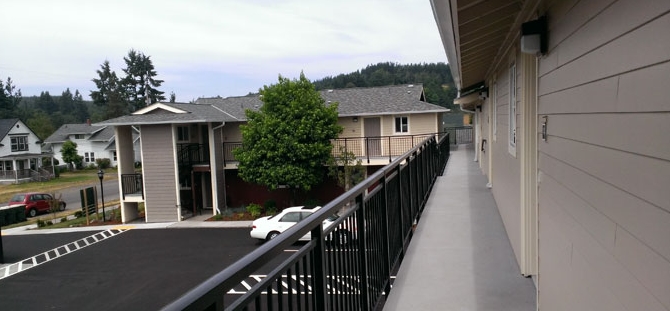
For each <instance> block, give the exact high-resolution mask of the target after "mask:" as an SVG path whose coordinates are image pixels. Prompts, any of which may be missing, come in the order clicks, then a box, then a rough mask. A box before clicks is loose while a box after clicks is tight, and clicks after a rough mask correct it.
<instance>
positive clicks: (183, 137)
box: [177, 126, 189, 141]
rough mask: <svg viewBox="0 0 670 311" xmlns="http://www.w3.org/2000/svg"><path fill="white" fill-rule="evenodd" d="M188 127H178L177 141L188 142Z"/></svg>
mask: <svg viewBox="0 0 670 311" xmlns="http://www.w3.org/2000/svg"><path fill="white" fill-rule="evenodd" d="M188 140H189V136H188V126H178V127H177V141H188Z"/></svg>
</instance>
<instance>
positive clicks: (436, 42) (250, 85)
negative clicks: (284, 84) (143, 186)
mask: <svg viewBox="0 0 670 311" xmlns="http://www.w3.org/2000/svg"><path fill="white" fill-rule="evenodd" d="M3 2H4V3H2V5H1V7H2V8H1V10H0V78H1V79H2V80H3V81H6V79H7V77H8V76H9V77H11V78H12V80H14V83H15V85H17V87H18V88H20V89H21V91H22V93H23V95H24V96H31V95H39V93H40V92H41V91H49V93H50V94H51V95H60V94H61V92H62V91H64V90H65V88H67V87H69V88H70V90H71V91H72V93H74V90H75V89H78V90H79V91H80V92H81V93H82V94H83V95H84V98H85V99H89V96H88V95H89V93H90V91H91V90H94V89H95V84H94V83H93V82H91V79H93V78H97V74H96V70H98V69H99V68H100V65H101V64H102V63H103V62H104V61H105V60H109V62H110V64H111V66H112V69H113V70H114V71H116V73H117V75H119V76H122V75H123V72H122V71H121V68H122V67H123V66H124V65H125V64H124V61H123V57H124V56H126V55H127V54H128V51H129V50H130V49H131V48H132V49H135V50H138V51H141V52H143V53H144V54H145V55H148V56H150V57H151V60H152V61H153V64H154V67H155V68H156V71H157V72H158V79H162V80H165V82H164V83H163V85H162V86H161V87H160V88H159V89H160V90H161V91H164V92H165V94H166V95H169V94H170V92H175V94H176V95H177V101H186V102H187V101H190V100H192V99H195V98H197V97H202V96H204V97H212V96H217V95H218V96H223V97H227V96H241V95H246V94H247V93H249V92H256V91H258V89H259V88H261V87H263V85H269V84H273V83H276V81H277V77H278V75H279V74H281V75H282V76H285V77H289V78H295V77H298V75H299V74H300V71H304V73H305V75H306V76H307V78H308V79H310V80H318V79H321V78H323V77H326V76H335V75H338V74H340V73H349V72H352V71H355V70H357V69H362V68H364V67H365V66H367V65H370V64H376V63H379V62H387V61H390V62H397V63H401V64H409V63H423V62H426V63H433V62H446V61H447V59H446V56H445V53H444V49H443V47H442V43H441V40H440V37H439V34H438V30H437V26H436V24H435V20H434V18H433V14H432V11H431V7H430V2H429V1H428V0H421V1H417V0H397V1H396V0H386V1H368V0H358V1H357V0H335V1H333V0H328V1H314V0H303V1H298V0H285V1H271V0H244V1H242V0H239V1H214V0H210V1H185V0H182V1H177V0H156V1H149V0H129V1H126V0H123V1H97V0H82V1H74V0H59V1H52V0H44V1H32V0H21V1H10V0H8V1H3Z"/></svg>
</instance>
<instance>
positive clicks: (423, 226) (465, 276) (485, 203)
mask: <svg viewBox="0 0 670 311" xmlns="http://www.w3.org/2000/svg"><path fill="white" fill-rule="evenodd" d="M473 157H474V153H473V150H472V149H471V148H465V147H464V146H463V145H461V146H460V148H458V149H457V150H453V151H452V153H451V158H450V159H449V162H448V164H447V168H446V170H445V173H444V175H443V176H442V177H439V178H438V179H437V181H436V183H435V185H434V188H433V190H432V192H431V195H430V198H429V200H428V202H427V204H426V207H425V210H424V212H423V214H422V216H421V219H420V220H419V223H418V226H417V229H416V231H415V232H414V236H413V237H412V241H411V242H410V245H409V247H408V249H407V253H406V255H405V258H404V260H403V262H402V264H401V265H400V270H399V271H398V274H397V277H396V280H395V282H394V283H393V287H392V289H391V292H390V294H389V297H388V299H387V301H386V304H385V306H384V310H388V311H393V310H510V311H523V310H536V298H535V295H536V290H535V286H534V284H533V281H532V280H531V279H530V278H525V277H523V276H522V275H521V273H520V271H519V267H518V265H517V262H516V259H515V256H514V253H513V251H512V247H511V245H510V243H509V239H508V238H507V233H506V231H505V228H504V227H503V224H502V220H501V218H500V214H499V213H498V208H497V206H496V203H495V201H494V200H493V195H492V194H491V190H490V189H488V188H486V183H487V180H486V177H485V176H483V175H482V173H481V171H480V170H479V168H478V165H477V163H476V162H473V160H472V159H473Z"/></svg>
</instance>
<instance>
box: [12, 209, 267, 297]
mask: <svg viewBox="0 0 670 311" xmlns="http://www.w3.org/2000/svg"><path fill="white" fill-rule="evenodd" d="M203 220H204V218H195V219H191V220H187V221H182V222H176V223H159V224H145V223H131V224H128V225H116V226H100V227H87V228H73V229H47V230H27V229H25V228H23V229H21V228H13V229H9V230H3V236H2V239H3V246H4V254H5V263H6V264H5V265H4V268H6V267H8V266H9V265H10V264H12V263H14V265H15V266H16V265H18V264H17V263H19V262H21V260H23V259H25V258H28V257H30V256H35V258H37V257H40V258H42V259H44V258H48V259H49V260H47V261H45V262H43V263H39V264H37V265H35V266H31V267H30V268H28V269H25V270H23V271H21V272H19V273H16V274H12V275H10V276H8V277H5V278H2V273H3V272H2V271H3V270H1V269H0V302H1V304H0V309H2V310H47V309H49V310H157V309H160V308H161V307H162V306H164V305H165V304H167V303H169V302H171V301H173V300H174V299H176V298H178V297H179V296H180V295H182V294H183V293H185V292H186V291H187V290H189V289H191V288H193V287H194V286H196V285H197V284H199V283H201V282H203V281H204V280H206V279H207V278H209V277H210V276H212V275H213V274H215V273H216V272H218V271H221V270H223V269H224V268H226V267H227V266H228V265H230V264H232V263H233V262H235V261H236V260H238V259H239V258H241V257H243V256H244V255H246V254H247V253H249V252H251V251H252V250H254V249H255V248H257V247H258V246H259V245H260V242H258V241H257V240H255V239H252V238H251V237H250V236H249V230H250V229H249V224H250V222H223V221H219V222H212V221H203ZM84 229H85V230H84ZM91 230H93V231H91ZM108 231H109V232H111V231H113V232H114V234H113V235H111V234H109V233H107V232H108ZM93 235H96V236H97V237H98V238H95V237H93ZM101 236H105V237H106V238H105V239H100V238H99V237H101ZM82 239H83V240H86V241H89V242H90V244H89V243H88V242H82V241H83V240H82ZM75 241H77V242H76V243H73V242H75ZM66 249H67V251H66ZM56 251H57V252H56ZM45 252H46V253H45ZM45 254H46V255H45ZM36 255H38V256H36ZM42 259H40V260H42ZM261 272H262V271H261Z"/></svg>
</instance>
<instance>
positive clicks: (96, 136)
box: [44, 123, 114, 144]
mask: <svg viewBox="0 0 670 311" xmlns="http://www.w3.org/2000/svg"><path fill="white" fill-rule="evenodd" d="M75 134H83V135H91V136H90V137H89V138H88V140H92V141H103V142H104V141H110V140H111V139H113V138H114V128H113V127H108V126H99V125H90V124H87V123H77V124H63V125H61V127H59V128H58V129H57V130H56V131H55V132H54V133H53V134H51V136H49V137H48V138H47V139H45V140H44V143H47V144H51V143H62V142H64V141H66V140H68V137H69V136H70V135H75Z"/></svg>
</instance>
